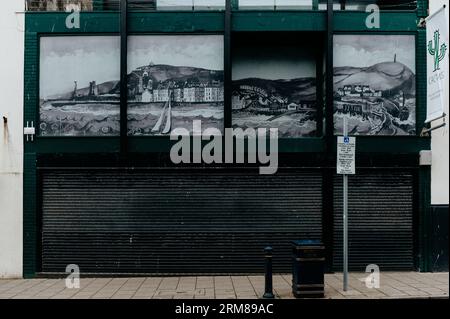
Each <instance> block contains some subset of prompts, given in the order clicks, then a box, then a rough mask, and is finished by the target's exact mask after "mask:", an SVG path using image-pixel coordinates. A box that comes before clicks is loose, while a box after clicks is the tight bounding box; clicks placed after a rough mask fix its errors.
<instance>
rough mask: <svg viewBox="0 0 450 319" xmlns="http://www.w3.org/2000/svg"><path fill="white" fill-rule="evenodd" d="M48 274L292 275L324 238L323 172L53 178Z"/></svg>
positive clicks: (48, 198)
mask: <svg viewBox="0 0 450 319" xmlns="http://www.w3.org/2000/svg"><path fill="white" fill-rule="evenodd" d="M41 175H42V185H43V196H42V213H43V215H42V221H43V222H42V272H44V273H45V272H64V271H65V267H66V266H67V265H68V264H77V265H79V267H80V269H81V271H82V272H84V273H154V274H164V273H197V274H199V273H251V272H263V248H264V247H265V246H266V245H272V246H273V248H274V254H275V256H274V271H290V267H291V266H290V265H291V260H290V258H291V257H290V253H291V250H290V245H289V242H290V241H291V240H293V239H302V238H307V239H321V214H322V185H321V184H322V177H321V173H320V171H319V170H316V171H315V172H314V171H313V172H305V171H301V170H294V169H285V170H280V171H279V172H278V173H277V174H276V175H273V176H263V175H259V174H258V171H257V170H249V169H246V170H230V169H151V170H117V169H113V170H91V171H86V170H72V171H65V170H44V171H43V172H42V174H41Z"/></svg>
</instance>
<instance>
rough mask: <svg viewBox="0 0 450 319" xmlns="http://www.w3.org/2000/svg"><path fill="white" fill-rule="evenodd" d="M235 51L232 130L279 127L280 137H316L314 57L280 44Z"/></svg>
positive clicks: (293, 47)
mask: <svg viewBox="0 0 450 319" xmlns="http://www.w3.org/2000/svg"><path fill="white" fill-rule="evenodd" d="M235 51H236V53H235V59H234V60H233V64H234V65H233V93H232V109H233V112H232V114H233V117H232V118H233V127H240V128H242V129H244V130H245V129H246V128H278V136H279V137H281V138H290V137H311V136H316V134H317V128H316V126H317V125H316V124H317V104H316V78H315V60H314V57H313V56H311V55H310V54H308V52H307V50H303V52H302V51H300V50H298V49H297V48H296V47H295V46H285V47H283V46H282V45H280V46H279V47H278V46H277V47H275V46H272V47H270V46H269V47H267V48H266V49H264V50H253V49H252V48H249V47H243V48H237V49H236V50H235Z"/></svg>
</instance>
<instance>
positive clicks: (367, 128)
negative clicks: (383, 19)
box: [334, 36, 416, 135]
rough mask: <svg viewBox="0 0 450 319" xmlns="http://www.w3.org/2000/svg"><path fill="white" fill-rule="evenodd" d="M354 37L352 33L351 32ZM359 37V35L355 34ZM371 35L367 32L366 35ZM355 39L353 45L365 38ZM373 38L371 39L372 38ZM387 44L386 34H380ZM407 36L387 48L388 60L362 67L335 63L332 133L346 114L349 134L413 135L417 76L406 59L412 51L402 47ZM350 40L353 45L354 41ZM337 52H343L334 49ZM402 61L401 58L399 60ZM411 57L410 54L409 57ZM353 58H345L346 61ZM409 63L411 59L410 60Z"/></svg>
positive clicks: (363, 41) (383, 58)
mask: <svg viewBox="0 0 450 319" xmlns="http://www.w3.org/2000/svg"><path fill="white" fill-rule="evenodd" d="M351 37H352V38H354V37H355V36H351ZM356 37H361V36H356ZM365 38H370V36H365ZM365 38H364V39H358V40H360V41H357V40H355V42H353V43H354V44H355V45H356V46H357V45H358V43H359V44H361V43H363V47H364V43H365V42H366V41H368V40H366V39H365ZM371 40H372V41H373V40H374V39H371ZM383 40H384V41H385V42H386V43H387V47H389V40H390V39H389V36H383ZM408 40H409V39H408V38H407V39H404V38H400V39H396V40H395V46H397V47H400V48H399V52H400V53H401V54H399V55H397V53H396V51H395V48H394V49H393V50H392V51H391V52H392V53H391V52H390V53H391V54H392V55H391V60H385V59H386V57H381V56H380V57H379V58H378V59H377V57H376V55H377V51H372V53H373V55H375V58H374V59H373V60H374V61H376V60H385V61H382V62H378V63H374V64H370V65H367V66H364V67H357V66H351V65H349V66H337V67H335V68H334V126H335V133H336V134H342V129H343V128H342V123H343V118H344V117H347V118H348V123H349V127H348V129H349V133H350V134H352V135H413V134H415V126H416V114H415V109H416V76H415V74H414V71H413V70H412V69H411V68H410V67H409V66H407V65H406V64H405V63H406V62H407V61H409V59H408V57H407V56H406V55H410V54H412V55H414V51H413V52H406V51H407V49H406V48H403V49H402V48H401V46H402V45H404V43H405V41H408ZM353 43H352V45H354V44H353ZM337 54H343V52H339V50H337ZM402 60H403V61H405V63H404V62H402ZM411 61H413V57H412V58H411ZM350 62H352V61H350V60H347V63H350ZM410 65H412V63H410Z"/></svg>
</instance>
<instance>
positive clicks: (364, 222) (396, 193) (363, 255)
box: [333, 169, 414, 271]
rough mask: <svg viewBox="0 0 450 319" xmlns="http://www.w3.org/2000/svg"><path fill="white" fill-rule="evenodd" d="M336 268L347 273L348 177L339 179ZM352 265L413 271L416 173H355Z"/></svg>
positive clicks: (351, 193) (351, 184)
mask: <svg viewBox="0 0 450 319" xmlns="http://www.w3.org/2000/svg"><path fill="white" fill-rule="evenodd" d="M334 189H335V191H334V201H335V206H334V209H335V214H334V249H333V254H334V264H333V265H334V268H335V270H336V271H342V176H335V179H334ZM348 227H349V259H348V260H349V269H350V270H355V271H365V269H366V266H367V265H369V264H376V265H378V266H379V267H380V269H381V270H412V269H413V267H414V261H413V175H412V173H411V172H407V171H399V170H396V171H393V170H381V169H380V170H358V172H357V175H354V176H349V215H348Z"/></svg>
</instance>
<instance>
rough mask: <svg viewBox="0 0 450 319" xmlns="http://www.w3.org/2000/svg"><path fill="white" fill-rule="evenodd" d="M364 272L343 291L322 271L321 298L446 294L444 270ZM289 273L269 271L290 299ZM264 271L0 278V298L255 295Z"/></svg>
mask: <svg viewBox="0 0 450 319" xmlns="http://www.w3.org/2000/svg"><path fill="white" fill-rule="evenodd" d="M367 275H368V274H366V273H350V274H349V289H348V290H347V291H346V292H344V291H343V290H342V274H340V273H335V274H326V275H325V298H328V299H355V298H356V299H370V298H372V299H373V298H376V299H378V298H395V299H406V298H408V299H409V298H427V299H428V298H448V292H449V274H448V272H445V273H419V272H382V273H381V275H380V286H379V288H373V289H370V288H368V287H366V284H365V278H366V276H367ZM291 281H292V276H291V275H290V274H289V275H283V274H281V275H274V277H273V286H274V294H275V296H276V298H281V299H292V298H294V297H293V295H292V289H291ZM263 293H264V276H261V275H256V276H198V277H133V278H83V277H81V278H80V288H72V289H69V288H67V287H66V285H65V279H45V278H39V279H0V299H6V298H8V299H9V298H13V299H258V298H261V296H262V295H263Z"/></svg>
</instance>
